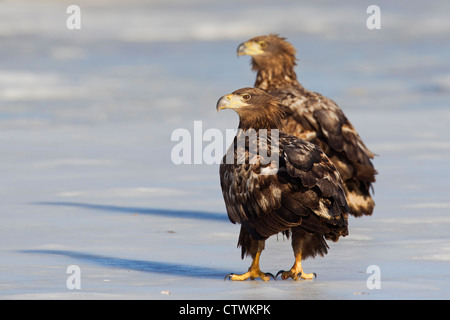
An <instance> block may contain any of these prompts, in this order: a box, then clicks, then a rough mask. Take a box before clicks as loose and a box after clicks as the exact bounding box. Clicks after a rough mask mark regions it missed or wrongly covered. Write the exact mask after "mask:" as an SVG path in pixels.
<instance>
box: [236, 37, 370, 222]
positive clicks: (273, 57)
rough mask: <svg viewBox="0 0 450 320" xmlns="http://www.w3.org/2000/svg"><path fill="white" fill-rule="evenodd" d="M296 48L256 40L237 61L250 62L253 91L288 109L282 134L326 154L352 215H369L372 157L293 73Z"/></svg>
mask: <svg viewBox="0 0 450 320" xmlns="http://www.w3.org/2000/svg"><path fill="white" fill-rule="evenodd" d="M295 53H296V50H295V48H294V47H293V46H292V45H291V44H290V43H289V42H287V41H286V40H285V39H284V38H282V37H279V36H278V35H273V34H271V35H267V36H259V37H255V38H252V39H250V40H249V41H247V42H244V43H242V44H241V45H240V46H239V47H238V55H250V56H251V57H252V60H251V61H252V69H253V70H255V71H257V75H256V81H255V87H257V88H259V89H262V90H265V91H266V92H268V93H270V94H271V95H273V96H275V97H277V98H278V99H280V101H281V102H282V104H283V105H284V106H286V107H287V108H286V110H285V112H286V117H285V119H284V120H283V130H284V131H285V132H286V133H288V134H291V135H294V136H297V137H300V138H303V139H306V140H308V141H311V142H313V143H315V144H317V145H318V146H320V148H321V149H322V150H323V151H324V152H325V153H326V154H327V156H328V157H329V158H330V159H331V160H332V161H333V163H334V165H335V166H336V167H337V169H338V170H339V172H340V174H341V176H342V179H343V180H344V188H345V190H346V195H347V201H348V204H349V207H350V212H351V214H352V215H354V216H362V215H371V214H372V212H373V209H374V206H375V203H374V201H373V199H372V196H371V193H370V192H371V189H373V186H372V184H373V183H374V182H375V175H376V174H377V172H376V170H375V168H374V166H373V164H372V161H371V160H372V159H373V157H374V154H373V153H372V152H371V151H370V150H369V149H368V148H367V147H366V146H365V145H364V143H363V141H362V139H361V138H360V136H359V135H358V133H357V131H356V130H355V128H354V127H353V125H352V124H351V123H350V121H349V120H348V119H347V117H346V116H345V114H344V112H343V111H342V110H341V109H340V108H339V107H338V106H337V104H336V103H335V102H333V101H332V100H330V99H328V98H327V97H324V96H323V95H321V94H319V93H316V92H312V91H309V90H307V89H305V88H304V87H303V86H302V85H301V84H300V83H299V82H298V81H297V75H296V73H295V70H294V68H295V66H296V58H295Z"/></svg>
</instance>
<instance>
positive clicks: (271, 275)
mask: <svg viewBox="0 0 450 320" xmlns="http://www.w3.org/2000/svg"><path fill="white" fill-rule="evenodd" d="M265 275H266V276H269V277H272V279H273V280H275V281H277V278H276V277H274V276H273V274H271V273H270V272H267V273H265ZM277 275H278V274H277Z"/></svg>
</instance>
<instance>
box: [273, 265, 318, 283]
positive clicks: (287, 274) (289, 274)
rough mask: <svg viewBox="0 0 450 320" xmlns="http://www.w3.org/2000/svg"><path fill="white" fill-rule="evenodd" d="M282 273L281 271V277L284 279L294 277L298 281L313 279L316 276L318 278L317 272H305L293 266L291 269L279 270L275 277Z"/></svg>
mask: <svg viewBox="0 0 450 320" xmlns="http://www.w3.org/2000/svg"><path fill="white" fill-rule="evenodd" d="M280 273H281V279H283V280H286V279H289V278H292V279H294V280H295V281H297V280H299V279H305V280H312V279H314V278H317V275H316V274H315V273H303V272H301V271H298V270H295V269H294V268H292V269H291V270H289V271H284V270H280V271H278V273H277V275H276V276H275V278H277V277H278V275H279V274H280Z"/></svg>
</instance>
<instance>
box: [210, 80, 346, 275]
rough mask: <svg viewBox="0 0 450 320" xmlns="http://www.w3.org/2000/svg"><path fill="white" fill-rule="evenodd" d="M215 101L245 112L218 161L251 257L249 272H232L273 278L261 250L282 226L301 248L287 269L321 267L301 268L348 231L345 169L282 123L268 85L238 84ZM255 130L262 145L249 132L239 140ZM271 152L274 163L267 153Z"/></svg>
mask: <svg viewBox="0 0 450 320" xmlns="http://www.w3.org/2000/svg"><path fill="white" fill-rule="evenodd" d="M216 108H217V110H218V111H219V110H221V109H233V110H235V111H236V112H237V113H238V115H239V127H238V131H237V135H236V137H235V139H234V143H233V144H232V145H231V146H230V148H229V149H228V152H227V154H226V155H225V156H224V157H223V160H222V163H221V165H220V183H221V187H222V194H223V198H224V201H225V205H226V209H227V213H228V217H229V219H230V221H231V222H232V223H239V224H240V225H241V229H240V234H239V240H238V247H239V246H240V247H241V249H242V251H241V252H242V258H244V256H247V255H250V256H251V257H252V259H253V261H252V264H251V266H250V268H249V270H248V272H246V273H244V274H241V275H238V274H229V275H228V276H227V277H228V278H230V279H231V280H246V279H248V278H250V279H255V278H261V279H262V280H264V281H267V280H269V279H270V276H271V274H270V273H264V272H261V270H260V268H259V258H260V255H261V252H262V250H263V249H264V244H265V240H266V239H267V238H269V237H270V236H272V235H275V234H278V233H280V232H281V233H283V234H284V235H285V236H286V237H291V239H292V248H293V250H294V256H295V262H294V265H293V266H292V268H291V269H290V270H289V271H283V270H281V271H280V272H279V273H281V277H282V278H283V279H287V278H293V279H295V280H297V279H299V278H302V279H312V278H313V277H314V275H315V274H314V273H309V274H307V273H304V272H303V269H302V265H301V261H302V259H305V258H308V257H314V256H316V255H317V254H319V255H321V256H323V255H325V254H326V253H327V252H328V245H327V243H326V240H332V241H337V240H338V239H339V237H341V236H345V235H347V234H348V229H347V219H348V206H347V202H346V199H345V191H344V189H343V185H342V179H341V177H340V174H339V172H338V171H337V170H336V168H335V166H334V165H333V163H332V162H331V161H330V159H329V158H328V157H327V156H326V155H325V154H324V153H323V152H322V151H321V149H320V148H319V147H318V146H317V145H315V144H313V143H310V142H308V141H305V140H302V139H300V138H297V137H294V136H291V135H288V134H286V133H284V132H282V131H281V130H280V129H281V128H282V123H281V120H282V118H283V116H284V111H283V107H282V105H281V104H280V102H279V101H278V100H277V99H276V98H275V97H273V96H271V95H269V94H267V93H266V92H264V91H262V90H259V89H256V88H243V89H239V90H236V91H234V92H233V93H231V94H228V95H225V96H223V97H222V98H220V99H219V101H218V102H217V106H216ZM249 132H252V133H253V134H255V135H256V142H257V144H256V146H257V147H256V148H252V143H251V142H250V139H248V140H247V141H246V143H240V142H239V140H240V139H241V138H242V136H244V137H245V135H246V134H248V133H249ZM275 133H276V134H275ZM239 146H240V147H239ZM255 150H256V153H255ZM273 154H276V155H277V157H275V162H276V163H274V162H273V161H272V162H268V161H265V160H266V157H267V155H270V156H272V155H273ZM279 273H278V274H279ZM278 274H277V276H278ZM227 277H226V278H227Z"/></svg>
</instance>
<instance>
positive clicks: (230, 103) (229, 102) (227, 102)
mask: <svg viewBox="0 0 450 320" xmlns="http://www.w3.org/2000/svg"><path fill="white" fill-rule="evenodd" d="M243 106H244V104H243V103H242V101H241V99H240V97H239V96H236V95H234V94H227V95H224V96H223V97H222V98H220V99H219V101H217V105H216V110H217V112H219V110H222V109H239V108H241V107H243Z"/></svg>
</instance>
